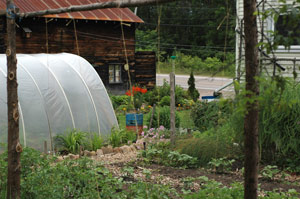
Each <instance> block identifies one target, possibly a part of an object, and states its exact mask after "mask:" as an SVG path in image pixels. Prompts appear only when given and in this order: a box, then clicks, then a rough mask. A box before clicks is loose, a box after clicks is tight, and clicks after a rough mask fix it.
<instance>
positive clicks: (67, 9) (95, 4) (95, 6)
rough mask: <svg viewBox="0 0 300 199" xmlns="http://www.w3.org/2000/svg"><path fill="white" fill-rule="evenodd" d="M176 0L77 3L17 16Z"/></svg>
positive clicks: (124, 0)
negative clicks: (76, 4)
mask: <svg viewBox="0 0 300 199" xmlns="http://www.w3.org/2000/svg"><path fill="white" fill-rule="evenodd" d="M172 1H176V0H117V1H108V2H103V3H93V4H87V5H78V6H70V7H65V8H58V9H49V10H42V11H37V12H27V13H20V14H19V15H18V16H19V17H23V18H26V17H37V16H42V15H49V14H61V13H66V12H76V11H88V10H96V9H104V8H126V7H139V6H146V5H153V4H154V5H156V4H162V3H167V2H172Z"/></svg>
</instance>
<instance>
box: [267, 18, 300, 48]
mask: <svg viewBox="0 0 300 199" xmlns="http://www.w3.org/2000/svg"><path fill="white" fill-rule="evenodd" d="M268 29H269V30H271V31H273V32H274V35H273V34H269V36H270V38H271V40H272V41H273V42H276V44H278V50H285V49H286V48H285V46H287V47H289V48H290V49H289V50H297V51H298V50H300V22H299V21H298V20H296V18H295V17H292V16H290V15H280V16H279V17H278V19H277V21H276V22H275V21H274V20H273V19H270V18H269V19H268ZM272 35H273V36H272Z"/></svg>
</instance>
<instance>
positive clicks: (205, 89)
mask: <svg viewBox="0 0 300 199" xmlns="http://www.w3.org/2000/svg"><path fill="white" fill-rule="evenodd" d="M189 77H190V76H189V75H176V77H175V82H176V85H179V86H181V87H182V88H184V89H188V83H187V82H188V79H189ZM194 77H195V85H196V88H197V90H198V91H199V92H200V95H201V96H207V95H213V92H214V90H216V89H218V88H220V87H222V86H223V85H226V84H227V83H229V82H231V81H232V79H230V78H223V77H222V78H220V77H204V76H194ZM164 79H165V80H167V81H168V82H169V80H170V77H169V75H168V74H156V85H158V86H161V85H162V84H163V80H164ZM224 94H226V95H231V94H233V88H232V87H229V88H226V89H224Z"/></svg>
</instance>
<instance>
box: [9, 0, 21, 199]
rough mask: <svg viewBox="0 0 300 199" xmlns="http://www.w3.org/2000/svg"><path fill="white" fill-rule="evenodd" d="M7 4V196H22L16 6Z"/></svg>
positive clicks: (10, 0) (10, 1) (11, 198)
mask: <svg viewBox="0 0 300 199" xmlns="http://www.w3.org/2000/svg"><path fill="white" fill-rule="evenodd" d="M6 6H7V14H6V19H7V50H6V56H7V114H8V117H7V118H8V140H7V144H8V145H7V149H8V174H7V198H9V199H15V198H20V174H21V165H20V154H21V152H22V147H21V145H20V143H19V111H18V83H17V58H16V26H15V17H16V15H15V13H16V8H15V6H14V4H13V1H12V0H7V1H6Z"/></svg>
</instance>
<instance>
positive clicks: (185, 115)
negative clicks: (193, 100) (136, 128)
mask: <svg viewBox="0 0 300 199" xmlns="http://www.w3.org/2000/svg"><path fill="white" fill-rule="evenodd" d="M156 111H158V108H156ZM177 113H178V115H179V117H180V127H181V128H192V129H193V128H194V127H195V125H194V122H193V121H192V120H191V118H190V113H191V110H182V111H177ZM148 117H150V113H146V114H144V125H147V124H146V123H145V121H146V118H148ZM117 118H118V122H119V126H120V129H125V128H126V116H125V114H124V113H118V114H117Z"/></svg>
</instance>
